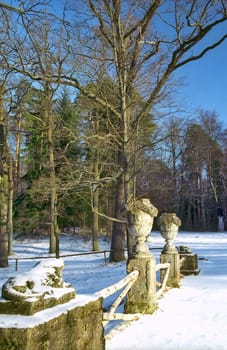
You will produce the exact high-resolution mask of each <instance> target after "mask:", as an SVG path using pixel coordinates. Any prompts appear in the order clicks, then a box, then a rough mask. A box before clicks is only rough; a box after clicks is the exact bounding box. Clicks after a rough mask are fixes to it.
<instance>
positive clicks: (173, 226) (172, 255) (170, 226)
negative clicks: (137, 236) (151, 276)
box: [158, 213, 181, 287]
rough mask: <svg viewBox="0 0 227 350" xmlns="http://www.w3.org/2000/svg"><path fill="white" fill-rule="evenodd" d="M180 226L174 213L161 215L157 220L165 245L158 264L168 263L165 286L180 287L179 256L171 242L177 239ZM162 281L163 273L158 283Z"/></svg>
mask: <svg viewBox="0 0 227 350" xmlns="http://www.w3.org/2000/svg"><path fill="white" fill-rule="evenodd" d="M180 225H181V220H180V219H179V218H178V217H177V216H176V214H175V213H163V214H162V215H161V216H160V217H159V219H158V226H159V229H160V233H161V236H162V237H163V238H164V239H165V242H166V243H165V245H164V248H163V250H162V252H161V256H160V262H161V263H167V262H168V263H170V272H169V277H168V280H167V284H166V285H167V286H169V287H179V286H180V256H179V254H178V251H177V249H176V247H175V246H174V244H173V240H174V239H175V238H176V237H177V234H178V228H179V226H180ZM163 279H164V271H161V272H160V281H161V282H162V281H163Z"/></svg>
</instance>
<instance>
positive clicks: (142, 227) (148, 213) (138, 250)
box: [127, 198, 158, 256]
mask: <svg viewBox="0 0 227 350" xmlns="http://www.w3.org/2000/svg"><path fill="white" fill-rule="evenodd" d="M127 212H128V230H129V233H130V234H131V235H132V236H133V238H134V239H135V246H134V248H133V253H134V254H136V255H140V256H141V255H147V254H149V248H148V246H147V244H146V240H147V236H148V235H149V234H150V232H151V229H152V226H153V221H154V217H155V216H157V214H158V210H157V208H155V207H154V206H153V205H152V204H151V202H150V200H149V199H147V198H143V199H141V200H136V201H133V202H131V203H130V204H128V206H127Z"/></svg>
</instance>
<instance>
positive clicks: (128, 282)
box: [95, 270, 139, 325]
mask: <svg viewBox="0 0 227 350" xmlns="http://www.w3.org/2000/svg"><path fill="white" fill-rule="evenodd" d="M138 276H139V271H138V270H134V271H132V272H131V273H129V274H128V275H127V276H126V277H125V278H123V279H122V280H120V281H119V282H117V283H115V284H113V285H111V286H109V287H107V288H104V289H102V290H100V291H98V292H96V293H95V295H96V296H97V297H99V298H100V297H102V298H104V299H105V298H107V297H109V296H110V295H112V294H114V293H116V292H117V291H119V290H120V289H122V288H123V287H124V286H126V287H125V288H124V289H123V291H122V292H121V293H120V295H119V296H118V297H117V299H116V300H115V301H114V303H113V304H112V305H111V307H110V311H109V312H104V314H103V325H106V324H107V323H108V322H109V321H113V320H123V321H131V320H135V319H137V318H138V315H137V314H123V313H115V311H116V309H117V307H118V306H119V305H120V303H121V301H122V299H123V298H124V297H125V296H126V294H127V293H128V291H129V289H130V288H131V287H132V286H133V284H134V283H135V282H136V280H137V279H138Z"/></svg>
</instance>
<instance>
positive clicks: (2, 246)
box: [0, 85, 8, 267]
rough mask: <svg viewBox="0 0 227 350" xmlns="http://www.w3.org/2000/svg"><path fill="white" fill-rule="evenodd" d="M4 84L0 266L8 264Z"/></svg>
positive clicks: (0, 89)
mask: <svg viewBox="0 0 227 350" xmlns="http://www.w3.org/2000/svg"><path fill="white" fill-rule="evenodd" d="M3 99H4V86H3V85H1V86H0V267H6V266H8V249H7V209H8V198H7V194H8V172H7V152H6V124H5V120H4V107H3Z"/></svg>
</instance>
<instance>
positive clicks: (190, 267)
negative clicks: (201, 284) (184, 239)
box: [179, 246, 200, 276]
mask: <svg viewBox="0 0 227 350" xmlns="http://www.w3.org/2000/svg"><path fill="white" fill-rule="evenodd" d="M179 255H180V259H181V266H180V272H181V274H182V275H184V276H188V275H198V274H199V272H200V270H199V269H198V256H197V254H193V253H192V252H191V251H190V249H188V248H187V247H184V246H180V249H179Z"/></svg>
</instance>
